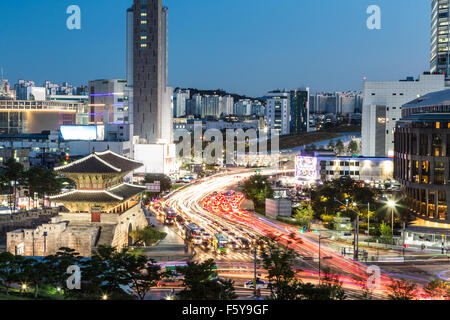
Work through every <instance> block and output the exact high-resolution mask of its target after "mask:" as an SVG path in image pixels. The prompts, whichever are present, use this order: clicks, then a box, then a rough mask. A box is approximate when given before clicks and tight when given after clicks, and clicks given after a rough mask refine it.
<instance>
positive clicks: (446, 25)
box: [430, 0, 450, 80]
mask: <svg viewBox="0 0 450 320" xmlns="http://www.w3.org/2000/svg"><path fill="white" fill-rule="evenodd" d="M449 5H450V1H449V0H432V1H431V43H430V44H431V48H430V65H431V67H430V71H431V72H436V73H441V74H445V75H446V79H447V80H448V79H450V78H449V74H450V17H449Z"/></svg>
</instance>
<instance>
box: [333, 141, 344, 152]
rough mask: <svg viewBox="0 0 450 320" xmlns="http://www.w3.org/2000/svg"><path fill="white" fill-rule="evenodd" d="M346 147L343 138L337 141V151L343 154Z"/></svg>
mask: <svg viewBox="0 0 450 320" xmlns="http://www.w3.org/2000/svg"><path fill="white" fill-rule="evenodd" d="M344 148H345V146H344V143H343V142H342V140H341V139H339V140H338V141H337V142H336V146H335V150H336V152H337V153H338V154H341V153H343V152H344Z"/></svg>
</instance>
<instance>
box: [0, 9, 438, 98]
mask: <svg viewBox="0 0 450 320" xmlns="http://www.w3.org/2000/svg"><path fill="white" fill-rule="evenodd" d="M131 3H132V1H131V0H21V1H5V0H3V1H0V39H1V40H0V41H1V45H0V66H2V67H3V69H4V73H5V78H7V79H9V80H10V82H11V83H15V82H16V81H17V79H26V80H34V81H36V82H37V84H38V85H41V84H42V83H43V81H45V80H50V81H53V82H57V83H60V82H63V81H68V82H70V83H71V84H74V85H81V84H87V82H88V81H89V80H94V79H107V78H125V76H126V74H125V72H126V67H125V66H126V64H125V57H126V55H125V43H126V42H125V21H126V13H125V11H126V9H127V8H128V7H130V6H131ZM72 4H76V5H78V6H80V8H81V17H82V21H81V30H72V31H70V30H68V29H67V28H66V19H67V17H68V15H67V14H66V9H67V7H68V6H69V5H72ZM164 4H165V5H166V6H168V7H169V85H171V86H173V87H195V88H201V89H217V88H222V89H225V90H227V91H230V92H234V93H240V94H246V95H250V96H261V95H264V94H265V93H266V92H267V91H269V90H272V89H277V88H280V89H283V88H286V89H291V88H297V87H301V86H309V87H310V88H311V90H312V91H314V92H315V91H334V90H360V89H361V87H362V78H363V77H364V76H366V77H367V78H368V80H378V81H381V80H383V81H384V80H386V81H388V80H399V79H401V78H405V77H406V76H410V75H411V76H417V75H419V74H420V73H422V72H423V71H428V70H429V56H430V54H429V51H430V48H429V43H430V11H431V8H430V1H429V0H165V1H164ZM372 4H376V5H378V6H380V8H381V24H382V25H381V27H382V29H381V30H369V29H367V27H366V20H367V18H368V16H369V15H368V14H367V13H366V9H367V7H368V6H369V5H372Z"/></svg>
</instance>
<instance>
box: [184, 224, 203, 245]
mask: <svg viewBox="0 0 450 320" xmlns="http://www.w3.org/2000/svg"><path fill="white" fill-rule="evenodd" d="M195 236H200V238H201V232H200V227H199V226H198V225H196V224H195V223H189V224H188V225H187V226H186V240H191V241H193V240H194V237H195Z"/></svg>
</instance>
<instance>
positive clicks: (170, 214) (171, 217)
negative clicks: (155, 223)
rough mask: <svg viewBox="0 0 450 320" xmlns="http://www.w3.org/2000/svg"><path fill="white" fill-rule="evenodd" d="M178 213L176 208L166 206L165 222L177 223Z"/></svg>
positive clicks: (169, 223)
mask: <svg viewBox="0 0 450 320" xmlns="http://www.w3.org/2000/svg"><path fill="white" fill-rule="evenodd" d="M176 217H177V214H176V212H175V210H173V209H172V208H170V207H166V208H164V224H168V225H173V224H174V223H175V219H176Z"/></svg>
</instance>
